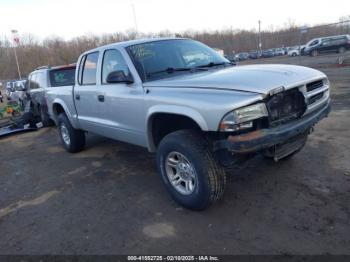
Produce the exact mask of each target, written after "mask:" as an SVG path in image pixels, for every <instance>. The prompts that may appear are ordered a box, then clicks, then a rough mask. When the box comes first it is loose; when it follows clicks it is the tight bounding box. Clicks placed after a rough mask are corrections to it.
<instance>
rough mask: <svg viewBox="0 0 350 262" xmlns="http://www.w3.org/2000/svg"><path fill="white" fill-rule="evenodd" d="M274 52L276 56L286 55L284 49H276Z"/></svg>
mask: <svg viewBox="0 0 350 262" xmlns="http://www.w3.org/2000/svg"><path fill="white" fill-rule="evenodd" d="M273 51H274V55H275V56H282V55H284V54H285V53H284V49H283V48H275V49H274V50H273Z"/></svg>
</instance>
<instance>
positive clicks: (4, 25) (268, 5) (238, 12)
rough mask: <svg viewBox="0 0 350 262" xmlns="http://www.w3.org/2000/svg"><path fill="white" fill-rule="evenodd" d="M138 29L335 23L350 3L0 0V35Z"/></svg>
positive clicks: (349, 12) (348, 10) (349, 10)
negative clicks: (289, 21) (134, 14)
mask: <svg viewBox="0 0 350 262" xmlns="http://www.w3.org/2000/svg"><path fill="white" fill-rule="evenodd" d="M132 4H133V5H134V7H135V11H136V17H137V24H138V30H139V31H142V32H159V31H162V30H171V31H177V32H179V31H180V32H181V31H185V30H187V29H194V30H201V29H209V30H210V29H223V28H229V27H232V28H233V29H248V30H249V29H256V28H257V24H258V20H259V19H260V20H261V21H262V28H263V29H264V28H269V27H271V26H273V27H274V28H278V27H282V26H283V25H284V24H285V23H287V22H288V20H291V21H293V22H295V23H296V24H298V25H304V24H308V25H313V24H317V23H328V22H336V21H338V19H339V17H341V16H349V15H350V3H349V0H332V1H330V2H328V1H327V2H326V1H320V0H316V1H314V0H292V1H278V0H262V1H252V0H58V1H57V0H54V1H52V0H51V1H49V0H0V10H1V12H0V34H2V35H8V34H9V32H10V30H11V29H17V30H18V31H19V33H20V34H23V33H31V34H34V35H36V36H37V37H39V38H44V37H47V36H52V35H55V36H61V37H63V38H65V39H70V38H72V37H75V36H80V35H84V34H86V33H93V34H103V33H113V32H117V31H125V30H127V29H130V28H134V27H135V23H134V16H133V11H132Z"/></svg>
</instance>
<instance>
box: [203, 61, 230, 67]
mask: <svg viewBox="0 0 350 262" xmlns="http://www.w3.org/2000/svg"><path fill="white" fill-rule="evenodd" d="M221 65H234V64H233V63H231V62H220V63H214V62H210V63H208V64H206V65H200V66H196V68H206V67H213V66H221Z"/></svg>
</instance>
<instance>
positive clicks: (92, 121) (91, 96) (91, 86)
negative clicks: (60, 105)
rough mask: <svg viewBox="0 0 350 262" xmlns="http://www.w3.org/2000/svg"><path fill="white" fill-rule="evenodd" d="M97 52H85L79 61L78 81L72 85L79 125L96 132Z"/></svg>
mask: <svg viewBox="0 0 350 262" xmlns="http://www.w3.org/2000/svg"><path fill="white" fill-rule="evenodd" d="M98 59H99V52H92V53H88V54H85V55H84V56H83V57H82V58H81V60H80V63H79V69H78V79H77V80H78V81H77V83H76V85H75V87H74V94H73V99H74V101H75V107H76V110H77V116H78V121H79V125H80V127H81V128H82V129H84V130H86V131H91V132H94V133H98V131H99V117H100V113H99V112H98V107H99V103H100V102H99V100H98V90H97V85H96V75H97V66H98Z"/></svg>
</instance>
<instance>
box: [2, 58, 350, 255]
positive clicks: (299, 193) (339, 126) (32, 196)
mask: <svg viewBox="0 0 350 262" xmlns="http://www.w3.org/2000/svg"><path fill="white" fill-rule="evenodd" d="M336 57H337V56H336V55H329V56H321V57H317V58H315V59H318V60H320V59H321V60H322V61H328V66H327V63H319V65H320V66H319V67H320V68H321V70H322V71H324V72H325V73H326V74H327V75H329V77H330V80H331V82H332V86H333V88H332V99H333V100H332V104H333V111H332V113H331V114H330V116H329V117H328V118H327V119H325V120H323V121H322V122H321V123H320V124H318V125H317V126H316V128H315V132H314V133H313V134H311V135H310V137H309V141H308V143H307V145H306V147H305V148H304V149H303V150H302V151H301V152H300V153H299V154H297V155H296V156H295V157H294V158H292V159H291V160H288V161H280V162H278V163H273V162H270V161H267V160H265V159H264V158H262V157H257V158H255V159H253V160H252V161H251V162H249V163H248V165H247V166H246V167H245V168H244V169H241V170H237V172H235V173H234V174H231V175H230V176H229V179H228V183H227V189H226V194H225V196H224V199H223V200H222V201H220V202H218V203H217V204H216V205H214V206H212V207H211V208H209V209H208V210H206V211H203V212H192V211H189V210H186V209H183V208H181V207H180V206H178V205H177V204H176V203H175V202H173V201H172V200H171V199H170V197H169V196H168V195H167V193H166V191H165V189H164V188H163V186H162V184H161V181H160V179H159V177H158V175H157V174H156V167H155V159H154V155H153V154H150V153H148V152H147V151H146V150H144V149H142V148H139V147H135V146H131V145H127V144H123V143H119V142H116V141H111V140H108V139H104V138H101V137H97V136H89V138H88V146H87V149H86V150H85V151H83V152H81V153H79V154H75V155H73V154H69V153H66V152H65V151H64V150H63V149H62V147H61V146H60V144H59V141H58V137H57V134H56V130H55V128H44V129H41V130H40V131H37V132H33V133H26V134H21V135H17V136H12V137H9V138H6V139H2V140H0V150H1V151H0V156H1V157H0V159H1V161H0V235H1V237H0V254H130V253H133V254H134V253H142V254H169V253H171V254H177V253H181V254H199V253H201V254H203V253H211V254H217V255H219V254H326V253H328V254H329V253H330V254H350V249H349V247H350V237H349V232H350V194H349V193H350V189H349V188H350V187H349V184H350V162H349V159H350V136H349V128H350V111H349V110H350V67H344V68H337V67H335V66H333V61H334V58H336ZM313 59H314V58H308V57H306V58H305V57H303V58H302V60H303V61H304V62H303V64H307V65H311V64H312V66H313V67H317V63H315V61H316V60H313ZM327 59H328V60H327ZM295 61H300V60H299V58H285V57H283V58H275V59H265V60H256V61H253V62H259V63H260V62H269V63H281V62H283V63H291V64H293V63H296V62H295ZM321 64H322V65H321Z"/></svg>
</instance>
